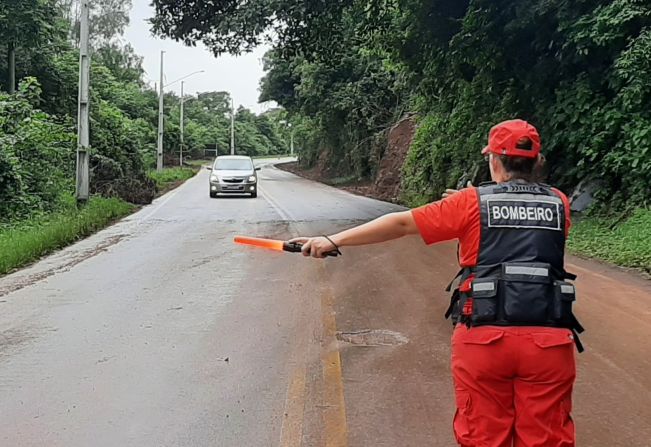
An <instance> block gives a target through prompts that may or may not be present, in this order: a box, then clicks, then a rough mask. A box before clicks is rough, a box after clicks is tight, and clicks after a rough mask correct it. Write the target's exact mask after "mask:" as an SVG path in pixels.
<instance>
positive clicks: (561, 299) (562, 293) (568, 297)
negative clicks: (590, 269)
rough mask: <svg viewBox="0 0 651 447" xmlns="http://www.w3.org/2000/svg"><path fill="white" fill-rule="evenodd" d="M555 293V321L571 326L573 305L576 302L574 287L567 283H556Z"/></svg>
mask: <svg viewBox="0 0 651 447" xmlns="http://www.w3.org/2000/svg"><path fill="white" fill-rule="evenodd" d="M554 292H555V293H554V315H553V317H554V321H556V322H558V323H561V324H563V325H571V324H572V321H573V320H572V304H573V303H574V301H576V290H575V289H574V285H573V284H570V283H569V282H565V281H554Z"/></svg>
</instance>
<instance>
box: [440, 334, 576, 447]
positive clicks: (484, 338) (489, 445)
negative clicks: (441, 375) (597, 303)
mask: <svg viewBox="0 0 651 447" xmlns="http://www.w3.org/2000/svg"><path fill="white" fill-rule="evenodd" d="M452 374H453V377H454V387H455V395H456V402H457V412H456V415H455V417H454V432H455V435H456V438H457V441H458V442H459V445H461V446H462V447H512V446H513V447H573V446H574V445H575V441H574V439H575V437H574V423H573V421H572V418H571V416H570V410H571V408H572V386H573V384H574V378H575V376H576V367H575V363H574V341H573V338H572V334H571V332H570V331H569V330H567V329H559V328H544V327H513V326H510V327H499V326H480V327H474V328H467V327H466V326H465V325H458V326H457V327H456V328H455V330H454V335H453V336H452Z"/></svg>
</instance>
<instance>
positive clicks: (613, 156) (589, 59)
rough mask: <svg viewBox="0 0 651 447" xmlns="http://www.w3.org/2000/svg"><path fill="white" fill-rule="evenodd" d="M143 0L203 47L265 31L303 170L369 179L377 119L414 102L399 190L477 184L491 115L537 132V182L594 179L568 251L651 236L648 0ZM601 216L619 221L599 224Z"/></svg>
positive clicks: (245, 44) (608, 248)
mask: <svg viewBox="0 0 651 447" xmlns="http://www.w3.org/2000/svg"><path fill="white" fill-rule="evenodd" d="M156 3H157V5H158V9H157V12H158V15H157V17H156V18H155V19H154V29H155V31H156V32H157V33H158V34H160V35H163V36H166V37H171V38H174V39H177V40H184V39H196V38H197V37H196V36H200V37H199V39H201V40H202V41H203V43H204V44H206V45H207V46H208V47H209V48H212V49H213V51H214V52H215V53H216V54H220V53H224V52H230V53H239V52H242V51H247V50H250V49H251V48H252V47H253V46H254V45H255V44H258V43H260V42H263V41H265V40H266V39H267V36H268V35H274V36H276V38H275V40H274V41H273V42H272V43H273V48H272V49H271V50H270V51H269V53H268V54H267V55H266V58H265V67H266V71H267V74H266V77H265V79H264V80H263V82H262V85H261V99H262V100H275V101H276V102H278V103H279V104H280V105H281V106H283V107H284V108H285V109H286V110H287V111H288V113H289V119H290V120H291V121H292V122H293V123H294V129H295V130H296V139H297V146H299V147H300V148H301V153H300V163H301V164H302V166H303V167H305V168H312V167H315V166H318V167H319V169H320V170H321V171H322V172H325V173H327V174H328V175H329V176H330V177H333V178H347V177H349V176H352V177H354V178H360V179H365V178H366V179H373V178H374V177H375V176H376V174H377V172H378V166H379V162H380V160H381V159H382V156H383V155H384V153H385V151H386V149H387V144H386V142H387V134H388V132H389V129H390V128H391V127H392V126H393V125H394V124H395V123H396V122H397V121H398V120H399V119H400V118H401V117H403V116H405V115H406V114H407V113H413V114H414V117H415V118H414V119H415V120H416V121H417V130H416V134H415V138H414V140H413V143H412V144H411V147H410V149H409V153H408V155H407V158H406V161H405V163H404V166H403V167H402V174H403V175H402V184H401V188H400V189H401V201H402V202H403V203H405V204H407V205H411V206H413V205H419V204H422V203H425V202H428V201H431V200H434V199H436V198H438V197H440V194H441V192H442V191H443V190H444V189H445V188H448V187H454V186H455V185H456V184H457V182H458V180H459V179H460V178H461V177H462V176H463V175H464V174H470V173H472V174H474V173H475V172H476V175H473V176H472V177H474V178H472V180H474V181H475V182H478V181H482V180H486V179H487V176H488V172H487V170H486V167H485V164H484V163H483V161H482V157H481V155H480V153H479V149H480V148H481V147H483V145H484V144H485V141H486V136H487V134H488V131H489V129H490V127H491V125H493V124H494V123H496V122H499V121H502V120H505V119H510V118H515V117H520V118H523V119H526V120H529V121H531V122H533V123H534V124H535V125H536V126H537V127H538V128H539V129H540V130H541V132H542V139H543V142H544V145H543V150H544V153H545V155H546V157H547V161H548V168H549V176H548V182H549V183H552V184H555V185H558V186H559V187H560V188H561V189H563V190H564V191H565V192H567V193H570V192H572V190H573V189H574V188H575V187H576V186H577V185H579V184H580V183H583V184H584V185H590V186H591V187H594V188H591V189H593V190H594V198H595V202H594V204H593V205H592V217H589V218H586V219H585V220H584V221H583V222H582V223H580V224H579V225H577V232H576V236H575V237H574V239H573V241H572V242H571V248H572V249H574V250H577V251H578V252H581V253H583V254H585V255H590V256H596V257H600V258H602V259H607V260H609V261H612V262H616V263H620V264H623V265H641V264H644V263H645V262H647V261H645V260H644V259H647V260H648V258H645V255H644V254H640V255H639V256H641V258H639V257H638V255H636V254H635V253H633V252H640V253H641V252H643V250H644V248H643V247H648V243H649V242H648V241H649V238H650V237H651V236H650V234H651V233H650V232H649V231H644V230H645V229H646V228H645V227H644V226H642V227H639V226H638V219H641V217H640V216H644V215H645V212H646V211H645V209H646V207H648V204H649V201H650V200H651V108H649V107H648V104H649V103H651V63H650V59H649V57H648V55H649V54H650V53H651V4H650V3H649V2H644V1H638V0H615V1H606V0H585V1H581V2H575V1H570V0H558V1H552V2H550V1H548V0H530V1H524V2H523V1H521V0H504V1H494V0H480V1H473V2H470V1H458V0H388V1H387V0H371V1H367V0H351V1H346V2H325V3H324V2H304V1H301V0H279V1H277V2H274V3H273V5H271V6H269V5H268V4H267V3H268V2H266V1H263V0H255V1H250V2H246V4H244V5H242V6H241V7H240V8H238V9H237V10H233V9H232V8H230V7H228V4H229V2H227V1H225V0H224V1H214V2H212V3H211V4H210V5H207V6H206V7H205V8H203V9H202V11H201V14H200V15H199V16H197V14H196V8H195V2H193V1H190V0H181V1H179V0H157V2H156ZM207 18H210V19H209V20H208V19H207ZM263 31H265V32H263ZM635 209H641V210H642V211H638V212H633V211H632V210H635ZM629 215H632V216H633V217H631V218H630V219H628V220H624V219H623V218H622V217H621V216H629ZM599 216H608V217H607V218H602V217H599ZM613 219H615V220H622V223H621V224H620V225H619V226H617V227H615V228H611V229H610V231H608V230H605V228H610V227H609V226H608V225H609V222H611V221H612V220H613ZM598 241H599V243H598ZM631 243H635V244H637V245H636V247H638V248H634V247H633V246H629V247H628V248H626V249H624V246H626V245H627V244H631ZM624 253H626V254H624ZM647 265H648V264H647Z"/></svg>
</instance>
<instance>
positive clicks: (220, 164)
mask: <svg viewBox="0 0 651 447" xmlns="http://www.w3.org/2000/svg"><path fill="white" fill-rule="evenodd" d="M214 169H215V170H217V171H251V170H253V164H251V160H246V159H241V160H233V159H223V160H217V161H216V162H215V167H214Z"/></svg>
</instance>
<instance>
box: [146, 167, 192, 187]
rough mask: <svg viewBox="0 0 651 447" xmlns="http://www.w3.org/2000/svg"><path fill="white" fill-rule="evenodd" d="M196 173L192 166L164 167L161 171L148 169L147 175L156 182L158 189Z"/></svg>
mask: <svg viewBox="0 0 651 447" xmlns="http://www.w3.org/2000/svg"><path fill="white" fill-rule="evenodd" d="M196 173H197V169H193V168H179V167H176V168H165V169H163V170H162V171H161V172H157V171H149V172H148V173H147V175H148V176H149V177H150V178H151V179H152V180H154V181H155V182H156V186H157V187H158V190H159V191H161V190H165V189H166V188H167V187H169V186H170V185H173V184H174V183H178V182H184V181H186V180H188V179H190V178H192V177H194V175H195V174H196Z"/></svg>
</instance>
